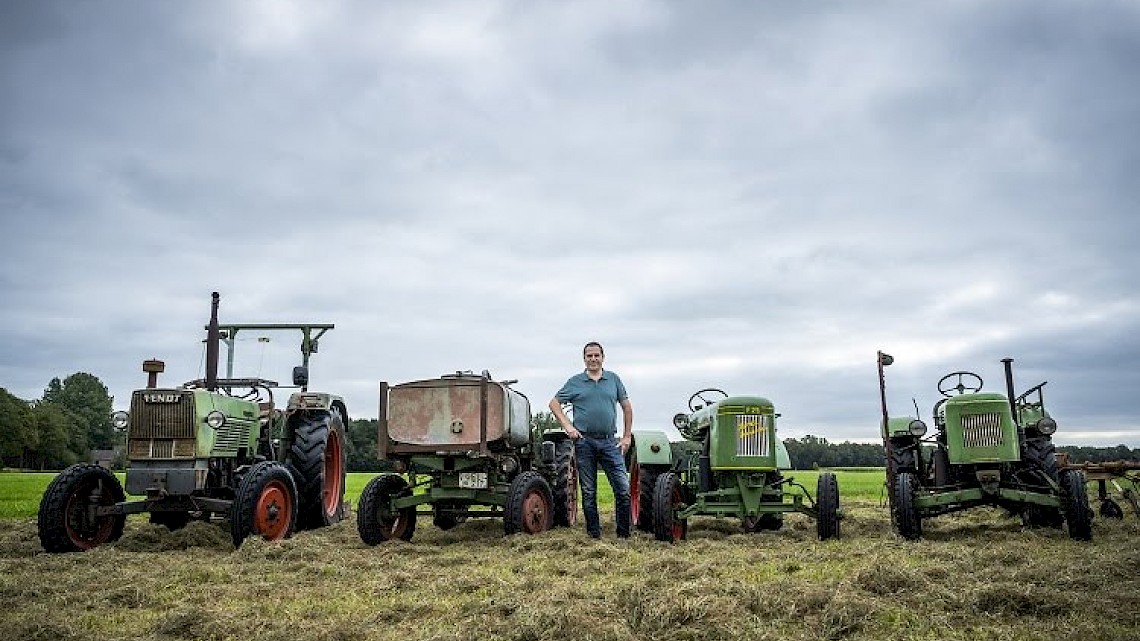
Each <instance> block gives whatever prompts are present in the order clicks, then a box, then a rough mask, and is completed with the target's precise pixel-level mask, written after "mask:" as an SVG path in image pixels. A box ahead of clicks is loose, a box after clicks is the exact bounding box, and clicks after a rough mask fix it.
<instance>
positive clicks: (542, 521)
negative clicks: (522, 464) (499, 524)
mask: <svg viewBox="0 0 1140 641" xmlns="http://www.w3.org/2000/svg"><path fill="white" fill-rule="evenodd" d="M552 527H554V499H553V498H552V496H551V492H550V484H549V483H547V482H546V479H544V478H542V475H541V474H539V473H538V472H535V471H533V470H528V471H526V472H523V473H521V474H519V475H518V476H516V477H515V478H514V479H512V480H511V485H510V487H509V488H508V490H507V505H506V507H505V508H503V532H504V533H505V534H516V533H519V532H524V533H526V534H538V533H540V532H545V531H547V530H549V529H550V528H552Z"/></svg>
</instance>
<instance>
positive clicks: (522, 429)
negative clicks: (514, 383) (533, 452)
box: [388, 375, 531, 449]
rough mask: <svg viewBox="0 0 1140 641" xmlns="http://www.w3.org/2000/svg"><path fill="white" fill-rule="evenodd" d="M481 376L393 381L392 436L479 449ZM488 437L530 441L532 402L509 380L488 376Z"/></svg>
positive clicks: (390, 401)
mask: <svg viewBox="0 0 1140 641" xmlns="http://www.w3.org/2000/svg"><path fill="white" fill-rule="evenodd" d="M482 381H483V379H482V378H481V377H479V376H459V375H454V376H444V377H441V378H438V379H429V380H423V381H413V382H410V383H402V384H400V385H394V386H392V388H391V389H390V391H389V396H388V437H389V438H391V439H392V440H393V441H395V442H397V443H407V444H413V445H442V446H449V447H450V446H457V445H468V446H470V447H471V449H478V448H479V443H480V439H479V425H480V421H481V420H482V415H483V414H482V406H481V400H482ZM486 390H487V409H486V421H487V442H488V443H494V442H496V441H503V440H505V441H507V442H508V443H510V444H511V445H513V446H520V445H526V444H527V443H529V441H530V418H531V416H530V401H529V400H527V398H526V397H525V396H523V395H522V394H520V393H518V392H516V391H514V390H512V389H511V388H510V387H508V386H507V385H506V384H504V383H498V382H494V381H487V383H486Z"/></svg>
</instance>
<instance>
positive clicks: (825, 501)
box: [815, 472, 839, 541]
mask: <svg viewBox="0 0 1140 641" xmlns="http://www.w3.org/2000/svg"><path fill="white" fill-rule="evenodd" d="M815 506H816V510H817V515H816V519H815V531H816V534H818V535H819V540H820V541H826V540H828V539H837V538H839V481H837V480H836V479H835V475H834V474H832V473H831V472H821V473H820V475H819V479H818V480H817V481H816V486H815Z"/></svg>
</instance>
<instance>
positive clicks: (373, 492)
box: [356, 474, 416, 545]
mask: <svg viewBox="0 0 1140 641" xmlns="http://www.w3.org/2000/svg"><path fill="white" fill-rule="evenodd" d="M411 494H412V489H411V488H410V487H408V482H407V481H405V480H404V478H403V477H401V476H398V475H396V474H383V475H381V476H377V477H376V478H374V479H372V480H371V481H369V482H368V485H366V486H365V487H364V491H363V492H361V493H360V505H359V506H358V509H357V510H356V531H357V532H358V533H359V534H360V540H362V541H364V542H365V543H366V544H368V545H377V544H379V543H383V542H384V541H388V540H391V539H403V540H405V541H411V540H412V535H413V534H415V531H416V508H415V506H414V505H413V506H410V507H405V508H401V509H399V510H396V511H393V510H392V509H391V504H392V499H395V498H399V497H404V496H411Z"/></svg>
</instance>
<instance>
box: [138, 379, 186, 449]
mask: <svg viewBox="0 0 1140 641" xmlns="http://www.w3.org/2000/svg"><path fill="white" fill-rule="evenodd" d="M130 421H131V424H130V432H129V434H128V436H129V437H130V438H132V439H152V438H164V439H170V438H195V437H196V436H197V434H196V433H195V425H194V395H193V394H191V393H190V392H184V391H178V390H174V391H171V390H149V389H148V390H138V391H136V392H135V393H134V395H133V396H131V419H130Z"/></svg>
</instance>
